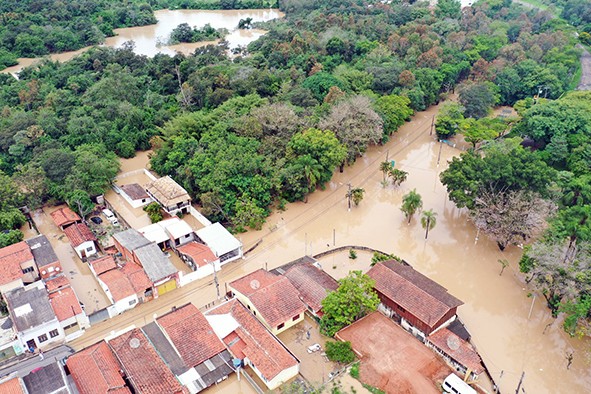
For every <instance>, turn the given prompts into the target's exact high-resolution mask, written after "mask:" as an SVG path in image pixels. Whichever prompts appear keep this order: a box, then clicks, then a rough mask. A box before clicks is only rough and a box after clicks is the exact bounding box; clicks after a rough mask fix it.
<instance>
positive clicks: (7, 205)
mask: <svg viewBox="0 0 591 394" xmlns="http://www.w3.org/2000/svg"><path fill="white" fill-rule="evenodd" d="M82 4H85V6H84V7H83V6H82ZM123 4H125V6H123ZM272 4H273V3H271V2H265V1H256V0H252V1H248V0H244V1H239V0H236V1H234V0H232V1H230V0H219V1H218V0H193V1H192V0H169V1H167V0H154V1H142V2H140V1H134V0H130V1H128V2H126V3H121V2H119V1H108V0H87V1H86V2H75V5H70V4H69V3H67V2H58V1H50V0H47V1H32V0H29V1H24V2H20V1H19V2H14V1H13V2H3V3H2V5H1V6H0V7H1V8H0V9H1V11H2V12H0V18H2V20H3V21H5V22H3V23H2V24H1V25H0V63H2V62H3V64H4V65H9V64H12V63H13V62H14V59H15V58H16V57H17V56H24V55H30V56H37V55H42V54H45V53H48V52H50V51H52V52H53V51H60V50H67V49H74V48H78V47H80V46H83V45H88V44H94V43H97V42H100V41H101V40H102V39H103V38H104V36H106V35H109V34H112V29H113V28H116V27H121V26H129V25H141V24H145V23H153V14H152V10H154V9H159V8H164V7H170V8H188V7H200V8H245V6H252V7H260V6H265V7H266V6H268V5H272ZM279 6H280V8H281V10H282V11H284V12H285V13H286V16H285V18H283V19H280V20H275V21H271V22H267V23H265V24H264V27H265V28H266V29H267V30H268V31H269V32H268V34H266V35H265V36H263V37H262V38H260V39H259V40H257V41H255V42H253V43H251V44H250V45H249V46H248V48H247V50H245V51H242V53H241V54H240V55H239V56H236V57H229V55H228V48H227V44H226V43H225V42H223V41H222V42H220V44H219V45H215V46H214V45H210V46H207V47H203V48H198V49H197V50H196V51H195V52H194V53H193V54H192V55H190V56H185V55H182V54H177V55H175V56H172V57H171V56H168V55H162V54H159V55H156V56H154V57H153V58H148V57H145V56H140V55H136V54H135V53H134V51H133V43H127V44H126V45H124V46H123V47H122V48H119V49H113V48H104V47H102V48H94V49H92V50H90V51H88V52H85V53H83V54H82V55H80V56H78V57H77V58H75V59H73V60H72V61H69V62H67V63H64V64H61V63H57V62H52V61H49V60H44V61H42V62H41V63H40V64H39V65H36V66H34V67H29V68H26V69H24V70H23V71H22V72H21V73H20V74H19V79H15V78H13V77H12V76H10V75H6V74H0V109H1V111H2V117H1V118H0V194H2V196H9V197H6V198H4V197H3V198H2V199H1V200H0V227H1V229H2V230H7V232H6V233H2V235H0V242H4V244H8V243H11V242H15V241H16V240H18V237H19V234H20V233H19V232H18V231H14V230H15V229H17V228H18V227H19V226H20V225H22V223H23V217H21V216H19V211H18V209H17V208H18V207H20V206H22V205H24V204H26V205H28V206H29V207H31V208H34V207H37V206H39V205H41V204H43V203H46V202H48V201H49V202H54V201H55V202H57V201H71V200H73V199H81V198H82V197H84V196H91V195H95V194H99V193H101V192H103V191H104V190H106V188H107V187H109V183H110V182H111V180H112V179H113V177H114V176H115V174H116V172H117V170H118V168H119V167H118V166H119V165H118V158H117V156H119V157H132V156H133V155H134V154H135V152H136V151H137V150H146V149H150V148H152V149H154V154H153V156H152V159H151V165H152V168H153V169H154V170H155V171H156V172H158V173H159V174H161V175H171V176H173V177H174V179H176V180H177V181H178V182H179V183H181V184H182V185H183V186H184V187H185V188H186V189H187V190H188V191H189V192H190V193H191V195H192V196H193V197H194V199H195V201H197V202H198V203H200V204H201V206H202V210H203V212H204V214H205V215H207V216H208V217H209V218H210V219H212V220H220V221H223V222H224V223H226V224H228V225H230V226H232V227H233V228H234V229H235V230H237V231H240V230H244V229H246V228H247V227H251V228H260V227H261V226H262V224H263V223H264V220H265V218H266V216H267V215H268V214H269V212H270V211H271V209H273V208H274V207H278V208H280V209H281V208H282V207H283V206H284V205H285V203H286V202H289V201H297V200H304V201H305V200H306V196H307V195H308V194H309V193H311V192H313V191H314V190H315V189H316V188H317V187H323V185H324V184H325V183H326V182H328V181H329V180H330V179H331V177H332V174H333V172H334V171H335V169H336V168H339V167H341V168H342V167H343V166H345V165H347V164H350V163H352V162H354V161H355V160H356V159H357V158H358V157H359V156H360V155H363V154H364V152H365V151H366V150H367V148H368V147H369V146H371V145H373V144H380V143H383V142H384V141H386V140H387V139H388V138H389V137H390V136H391V135H392V133H394V132H396V130H397V129H398V127H400V126H401V125H402V124H403V123H404V122H405V121H406V120H408V119H409V117H410V116H411V115H412V113H413V111H419V110H423V109H425V108H427V107H428V106H430V105H432V104H435V103H438V102H439V101H440V100H443V99H445V98H447V97H448V95H449V94H450V93H452V92H456V93H458V96H459V100H458V103H457V104H451V105H448V106H446V107H445V109H444V110H442V113H441V114H440V116H439V117H438V119H437V133H438V134H439V136H440V137H442V138H453V136H454V135H456V134H460V135H461V136H462V137H457V138H464V139H465V140H466V141H468V142H470V143H471V144H472V147H473V149H472V150H471V151H470V152H467V153H465V154H463V155H461V156H460V158H458V159H455V160H454V161H453V162H452V163H451V165H450V167H449V170H447V171H446V172H444V173H443V174H442V181H443V183H444V184H445V185H446V186H447V187H448V190H449V191H450V198H451V199H452V200H453V201H454V202H456V203H457V204H458V206H466V207H467V208H468V209H469V210H470V211H471V215H472V218H473V219H474V222H475V224H476V225H477V226H479V227H482V228H483V229H484V230H485V232H487V233H488V234H489V235H490V236H491V237H493V238H494V239H495V240H496V241H497V243H498V244H499V246H500V247H501V248H504V247H506V246H507V245H509V244H512V243H517V242H520V241H521V242H523V241H525V240H527V239H529V238H530V237H532V236H533V235H534V232H535V231H542V228H543V227H544V223H546V220H548V221H549V223H550V225H549V230H548V231H547V235H545V236H544V237H542V239H541V240H540V241H538V242H537V243H536V244H534V245H533V246H532V247H531V248H530V249H528V250H527V252H526V255H525V257H524V261H523V262H522V263H523V264H522V267H523V269H524V270H525V271H528V272H529V273H530V279H531V280H532V281H533V283H535V284H536V285H537V286H539V288H540V289H541V290H542V292H544V294H545V295H546V296H547V298H548V301H549V304H550V305H551V306H552V307H553V308H554V310H558V309H559V308H565V310H566V309H568V308H570V309H568V310H569V311H571V312H569V313H570V315H569V316H582V317H587V316H586V315H585V313H587V314H588V309H587V310H584V308H582V307H581V305H582V306H585V305H591V293H590V291H591V290H590V286H589V284H590V283H591V281H589V279H587V278H589V277H591V276H589V274H590V273H591V271H588V270H587V268H585V267H586V266H585V264H584V263H583V262H588V261H589V260H588V259H587V251H588V250H591V248H589V247H588V244H589V242H590V241H591V240H589V239H588V238H591V236H589V234H591V231H588V230H587V227H588V226H590V225H591V224H589V223H591V222H589V221H588V220H587V217H588V215H591V208H589V207H588V204H589V203H590V202H589V199H588V197H589V196H590V195H591V192H589V190H588V189H590V186H589V178H588V175H586V174H588V173H589V166H590V165H591V154H590V153H589V152H588V150H590V149H591V146H589V143H588V139H589V138H588V137H589V136H588V133H589V130H591V126H590V124H589V121H590V120H589V115H588V114H589V113H590V112H589V111H590V110H591V108H589V101H590V97H589V94H588V93H570V94H565V93H567V92H568V90H569V89H570V86H571V85H572V83H573V81H574V78H575V76H576V75H577V71H578V69H579V67H580V63H579V55H580V49H578V48H577V47H576V45H575V44H576V42H577V37H576V36H575V34H574V28H573V27H572V26H569V25H568V24H567V23H566V22H565V21H564V20H562V19H556V18H554V17H553V14H552V13H551V12H546V11H540V10H536V9H527V8H523V7H521V6H520V5H518V4H513V3H512V2H511V1H510V0H488V1H484V2H480V3H478V4H476V5H474V6H473V7H469V8H464V9H461V6H460V3H459V1H456V0H441V1H439V2H438V4H437V5H436V6H434V7H432V6H430V4H429V3H428V2H421V1H417V2H412V3H407V2H403V1H393V2H390V3H388V4H384V3H382V2H380V1H369V0H368V1H361V0H338V1H337V0H321V1H314V0H283V1H280V2H279ZM560 7H562V8H561V9H562V10H563V12H567V10H568V12H571V11H572V10H574V9H576V10H578V11H576V12H574V13H576V15H577V17H578V18H579V19H580V20H579V21H576V23H575V21H574V20H572V18H571V17H568V16H567V14H564V15H563V17H564V18H566V19H567V20H569V22H570V23H572V24H576V25H577V26H579V29H580V30H584V29H585V28H586V27H585V26H586V23H587V22H586V19H585V18H586V17H585V15H586V14H585V12H586V11H585V10H586V9H587V8H586V3H584V2H577V1H573V0H569V1H568V2H564V4H560ZM576 7H579V8H576ZM50 8H51V11H48V10H49V9H50ZM568 15H570V14H568ZM187 27H189V29H187ZM181 30H182V31H180V33H183V34H182V36H183V39H184V38H185V35H186V36H187V37H186V38H187V39H191V40H193V39H194V38H195V37H194V34H196V33H195V32H194V31H193V30H190V26H183V27H182V28H181ZM65 32H67V34H66V33H65ZM185 33H186V34H185ZM189 35H190V36H191V37H189ZM50 37H54V38H51V39H50ZM60 40H61V41H60ZM56 42H61V43H62V44H59V45H56V44H55V43H56ZM6 59H8V60H6ZM497 104H505V105H515V107H516V108H517V109H518V110H519V113H520V115H521V119H504V120H503V119H493V118H490V117H489V116H488V115H489V112H490V109H491V107H492V106H493V105H497ZM503 210H506V211H507V212H508V213H509V214H508V215H506V216H504V218H505V219H507V218H510V219H511V220H497V219H498V218H499V217H498V213H499V212H500V211H503ZM555 212H558V213H555ZM11 230H12V231H11ZM20 236H21V237H22V234H21V235H20ZM561 253H563V256H562V258H558V259H550V260H549V258H548V256H558V255H560V254H561ZM557 262H560V264H558V263H557ZM548 278H552V279H551V280H550V279H548ZM559 283H560V284H561V286H562V287H559V286H558V284H559ZM575 290H576V291H575ZM560 305H563V306H562V307H561V306H560ZM573 310H574V311H575V312H576V313H575V312H572V311H573ZM581 310H584V311H583V312H581ZM573 319H574V321H575V323H574V325H572V326H571V328H572V327H579V325H578V324H579V323H578V322H579V321H585V319H579V318H578V317H577V318H573ZM573 319H571V320H569V321H570V322H572V321H573Z"/></svg>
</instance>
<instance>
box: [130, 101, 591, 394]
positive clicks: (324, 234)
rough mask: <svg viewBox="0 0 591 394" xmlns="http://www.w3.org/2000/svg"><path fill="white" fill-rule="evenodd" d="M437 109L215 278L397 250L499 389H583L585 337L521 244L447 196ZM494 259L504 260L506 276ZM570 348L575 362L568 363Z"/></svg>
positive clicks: (275, 219)
mask: <svg viewBox="0 0 591 394" xmlns="http://www.w3.org/2000/svg"><path fill="white" fill-rule="evenodd" d="M437 111H438V107H437V106H435V107H431V108H429V109H428V110H427V111H423V112H419V113H417V114H416V115H415V116H414V117H413V119H412V120H411V121H410V122H408V123H407V124H405V125H404V126H403V127H402V128H401V129H400V130H399V131H398V132H397V133H396V135H395V136H394V137H393V138H392V140H391V141H389V142H388V143H387V144H385V145H384V146H377V147H372V148H370V149H369V150H368V152H367V153H366V154H365V155H364V156H363V157H362V158H359V159H358V160H357V162H356V163H355V164H354V165H353V166H350V167H347V168H345V171H344V172H343V173H339V172H338V171H337V172H336V173H335V174H334V177H333V179H332V180H331V182H329V183H328V184H327V185H326V187H325V189H324V190H318V191H316V192H315V193H313V194H312V195H311V196H310V198H309V200H308V203H306V204H304V203H301V202H298V203H293V204H288V206H287V209H286V210H285V211H276V212H274V213H273V214H272V215H271V216H270V217H269V218H268V220H267V223H266V224H265V226H264V228H263V229H262V230H260V231H250V232H247V233H244V234H239V235H237V236H238V238H239V239H240V240H241V241H242V242H243V244H244V250H248V249H249V248H251V247H252V246H253V245H255V244H256V243H259V242H260V245H259V246H258V247H257V248H255V249H254V250H253V251H252V252H251V253H250V254H249V255H248V256H247V258H246V259H245V260H241V261H237V262H234V263H231V264H228V265H227V266H225V267H224V269H223V270H222V272H221V274H220V278H219V279H220V283H227V282H229V281H231V280H233V279H235V278H237V277H239V276H241V275H244V274H246V273H248V272H250V271H253V270H255V269H258V268H261V267H267V268H269V269H271V268H274V267H277V266H279V265H281V264H284V263H286V262H288V261H290V260H293V259H296V258H298V257H301V256H302V255H304V254H305V253H306V254H309V255H314V254H317V253H320V252H323V251H326V250H328V249H332V248H334V247H339V246H345V245H365V246H370V247H372V248H375V249H378V250H382V251H384V252H387V253H393V254H395V255H398V256H400V257H401V258H403V259H405V260H406V261H408V262H409V263H410V264H411V265H412V266H413V267H414V268H415V269H417V270H419V271H420V272H422V273H423V274H425V275H427V276H428V277H430V278H432V279H433V280H435V281H437V282H439V283H440V284H441V285H443V286H445V287H446V288H447V289H449V291H450V293H451V294H453V295H454V296H456V297H458V298H460V299H461V300H462V301H463V302H464V305H462V306H461V307H460V308H459V310H458V314H459V316H460V318H461V319H462V321H463V322H464V323H465V324H466V326H467V328H468V330H469V331H470V333H471V334H472V340H473V342H474V343H475V344H476V346H477V348H478V350H479V352H480V354H481V356H482V357H483V360H484V362H485V364H486V366H487V367H488V369H489V370H490V372H491V374H492V376H493V378H494V380H495V382H496V383H497V384H498V385H499V388H500V390H501V392H507V393H508V392H513V391H514V390H515V389H516V388H517V385H518V384H519V380H520V378H521V376H522V373H523V372H525V375H524V379H523V382H522V385H521V387H522V388H524V389H525V392H529V393H554V392H560V393H562V392H564V393H583V392H587V391H588V387H590V385H591V370H590V368H589V358H590V357H589V354H590V353H589V344H590V342H589V340H578V339H572V338H569V337H568V336H567V335H566V334H565V333H564V332H563V331H562V328H561V321H560V320H556V319H554V318H552V316H551V315H550V313H549V311H548V309H547V308H546V306H545V301H544V299H543V297H541V296H540V295H536V294H535V293H534V292H532V290H531V289H529V288H528V287H527V286H526V285H525V284H524V282H523V279H522V276H521V274H519V269H518V266H517V262H518V260H519V258H520V256H521V249H519V248H516V247H510V248H507V249H506V250H505V251H504V252H500V251H499V250H498V248H497V246H496V244H495V243H494V242H491V241H489V240H488V239H487V238H486V236H484V235H482V234H477V232H476V229H475V228H474V226H473V225H472V223H471V222H470V221H469V220H468V215H467V212H466V211H465V210H463V209H458V208H456V207H455V205H454V204H453V203H452V202H451V201H449V199H448V196H447V193H446V190H445V187H444V186H443V185H442V184H441V182H440V181H439V174H440V173H441V172H442V171H443V170H445V169H446V168H447V165H448V160H450V159H451V158H452V157H453V156H457V155H459V154H460V153H461V150H460V149H458V148H453V147H451V146H448V145H440V144H439V143H438V142H437V141H436V140H435V138H434V136H432V135H430V128H431V122H432V119H433V116H435V115H436V114H437ZM386 157H388V160H394V161H395V163H396V165H395V166H396V168H400V169H403V170H405V171H407V172H408V173H409V176H408V180H407V181H406V182H405V183H403V184H402V186H401V187H398V188H396V187H393V186H392V185H388V186H386V187H383V186H382V184H381V181H382V173H381V172H379V169H378V166H379V163H380V162H381V161H384V160H385V159H386ZM147 162H148V155H147V154H146V153H143V154H141V155H140V156H138V157H137V158H135V159H131V160H123V161H122V163H123V164H122V166H123V171H133V170H135V169H138V168H143V166H146V165H147ZM438 163H439V164H438ZM348 183H351V185H352V187H362V188H364V189H365V197H364V199H363V201H361V203H360V204H359V206H357V207H355V206H353V207H352V208H351V211H349V210H348V207H347V200H346V198H345V194H346V191H347V184H348ZM412 189H416V190H417V192H418V193H420V194H421V196H422V198H423V209H433V210H434V211H435V212H436V213H437V225H436V227H435V228H434V229H433V230H432V231H431V232H429V238H428V239H427V240H425V232H424V230H423V228H422V227H421V225H420V222H419V218H418V215H416V216H415V217H414V218H413V219H412V220H411V223H410V224H407V221H406V220H405V219H404V216H403V213H402V212H401V211H400V205H401V199H402V196H403V195H404V194H406V193H408V192H409V191H410V190H412ZM369 257H370V256H369V255H368V256H365V255H362V254H361V253H360V257H359V258H358V259H356V260H350V259H349V258H348V253H346V252H343V253H339V254H335V255H329V256H327V257H325V258H323V259H322V260H321V263H322V265H323V267H324V269H325V270H326V271H327V272H328V273H330V274H331V275H333V276H335V277H337V278H340V277H343V276H345V275H346V274H347V273H348V272H349V271H350V270H353V269H362V270H367V269H368V268H369V264H370V258H369ZM499 259H507V260H509V262H510V266H509V267H508V268H507V269H506V270H505V272H504V273H503V275H502V276H501V275H499V272H500V269H501V265H500V264H499V263H498V260H499ZM200 301H203V300H201V299H200ZM570 352H573V355H574V359H573V363H572V365H571V367H570V369H567V360H566V355H567V354H568V353H570Z"/></svg>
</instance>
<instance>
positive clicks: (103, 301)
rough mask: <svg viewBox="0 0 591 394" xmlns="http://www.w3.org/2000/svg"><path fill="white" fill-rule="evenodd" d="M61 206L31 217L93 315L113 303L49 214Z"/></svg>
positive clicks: (36, 212) (37, 212)
mask: <svg viewBox="0 0 591 394" xmlns="http://www.w3.org/2000/svg"><path fill="white" fill-rule="evenodd" d="M59 208H61V206H57V207H51V208H44V209H43V210H40V209H39V210H36V211H34V212H33V213H32V214H31V215H32V216H33V220H34V221H35V224H36V225H37V228H38V229H39V232H40V233H41V234H43V235H45V236H46V237H47V239H48V240H49V242H50V243H51V246H53V249H54V250H55V254H56V255H57V257H58V258H59V261H60V263H61V265H62V268H63V272H64V275H66V276H67V277H68V279H69V280H70V283H71V285H72V288H73V289H74V291H75V292H76V295H77V296H78V299H79V300H80V302H82V303H83V304H84V306H85V309H86V313H87V314H91V313H93V312H96V311H98V310H100V309H103V308H105V307H107V306H109V305H111V302H110V301H109V299H108V298H107V296H106V295H105V293H104V292H103V289H101V287H100V286H99V284H98V283H97V281H96V279H95V278H94V276H93V275H92V272H90V268H88V265H87V264H86V263H83V262H82V261H81V260H80V259H79V258H78V255H76V253H75V252H74V249H73V248H72V246H71V245H70V241H69V240H68V237H66V235H65V234H64V233H63V232H62V231H61V230H60V229H59V228H58V227H57V226H56V225H55V224H54V223H53V221H52V219H51V216H49V214H50V213H51V212H53V211H55V210H56V209H59Z"/></svg>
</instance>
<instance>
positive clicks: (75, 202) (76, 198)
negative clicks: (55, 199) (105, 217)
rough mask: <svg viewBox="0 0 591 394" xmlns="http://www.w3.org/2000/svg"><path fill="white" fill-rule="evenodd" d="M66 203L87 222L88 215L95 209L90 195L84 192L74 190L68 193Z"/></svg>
mask: <svg viewBox="0 0 591 394" xmlns="http://www.w3.org/2000/svg"><path fill="white" fill-rule="evenodd" d="M66 202H67V203H68V205H69V206H70V207H71V208H72V209H73V210H74V211H76V212H78V214H79V215H80V217H81V218H82V220H85V218H86V215H88V214H89V213H90V212H92V210H93V209H94V204H93V202H92V201H91V199H90V197H89V196H88V193H86V192H85V191H83V190H73V191H72V192H70V193H68V195H67V197H66Z"/></svg>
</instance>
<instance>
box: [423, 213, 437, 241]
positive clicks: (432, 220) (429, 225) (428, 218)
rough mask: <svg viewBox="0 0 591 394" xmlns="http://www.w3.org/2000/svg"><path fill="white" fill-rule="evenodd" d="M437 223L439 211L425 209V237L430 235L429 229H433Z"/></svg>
mask: <svg viewBox="0 0 591 394" xmlns="http://www.w3.org/2000/svg"><path fill="white" fill-rule="evenodd" d="M436 225H437V213H436V212H433V210H432V209H429V210H428V211H424V212H423V214H422V215H421V226H423V228H424V229H425V239H427V237H428V236H429V230H433V229H434V228H435V226H436Z"/></svg>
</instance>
